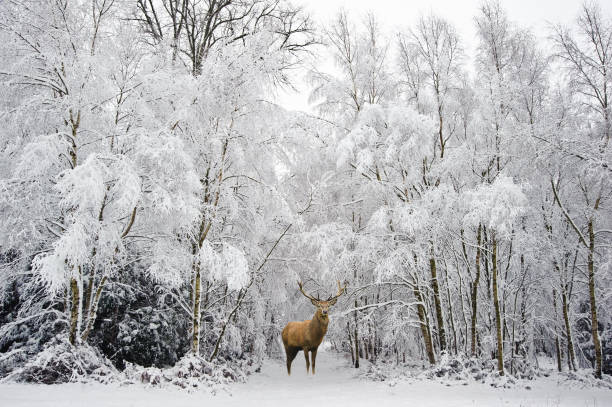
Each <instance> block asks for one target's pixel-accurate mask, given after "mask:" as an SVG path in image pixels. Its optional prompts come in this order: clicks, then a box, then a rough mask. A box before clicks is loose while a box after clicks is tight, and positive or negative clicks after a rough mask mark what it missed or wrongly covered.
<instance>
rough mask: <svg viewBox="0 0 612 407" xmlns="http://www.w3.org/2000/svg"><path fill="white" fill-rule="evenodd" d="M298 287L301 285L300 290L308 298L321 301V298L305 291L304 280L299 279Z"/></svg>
mask: <svg viewBox="0 0 612 407" xmlns="http://www.w3.org/2000/svg"><path fill="white" fill-rule="evenodd" d="M298 287H300V292H301V293H302V294H304V297H306V298H308V299H309V300H311V301H317V302H319V301H321V300H320V299H319V298H315V297H313V296H312V295H308V294H306V292H304V287H303V286H302V282H301V281H298Z"/></svg>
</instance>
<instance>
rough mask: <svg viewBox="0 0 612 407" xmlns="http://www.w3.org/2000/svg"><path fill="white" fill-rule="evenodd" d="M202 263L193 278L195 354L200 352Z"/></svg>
mask: <svg viewBox="0 0 612 407" xmlns="http://www.w3.org/2000/svg"><path fill="white" fill-rule="evenodd" d="M201 283H202V281H201V278H200V264H199V262H198V265H197V266H196V270H195V276H194V280H193V284H194V287H193V315H192V321H191V325H192V335H191V352H192V353H193V354H195V355H198V354H199V353H200V297H201V295H202V292H201Z"/></svg>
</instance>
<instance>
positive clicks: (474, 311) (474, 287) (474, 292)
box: [472, 225, 482, 356]
mask: <svg viewBox="0 0 612 407" xmlns="http://www.w3.org/2000/svg"><path fill="white" fill-rule="evenodd" d="M481 233H482V226H480V225H479V226H478V236H477V238H476V241H477V246H476V277H475V278H474V283H473V285H472V356H476V345H477V344H476V318H477V316H478V313H477V312H478V309H477V303H478V282H479V281H480V244H481V241H482V234H481Z"/></svg>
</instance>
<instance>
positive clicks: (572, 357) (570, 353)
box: [561, 287, 576, 371]
mask: <svg viewBox="0 0 612 407" xmlns="http://www.w3.org/2000/svg"><path fill="white" fill-rule="evenodd" d="M561 307H562V313H563V322H564V324H565V337H566V343H567V365H568V367H569V370H574V371H575V370H576V353H575V352H574V341H573V339H572V326H571V325H570V322H569V306H568V301H567V290H566V288H565V287H562V288H561Z"/></svg>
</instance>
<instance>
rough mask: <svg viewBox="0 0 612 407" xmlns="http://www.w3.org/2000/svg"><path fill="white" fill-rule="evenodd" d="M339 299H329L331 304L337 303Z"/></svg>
mask: <svg viewBox="0 0 612 407" xmlns="http://www.w3.org/2000/svg"><path fill="white" fill-rule="evenodd" d="M337 301H338V299H337V298H334V299H333V300H331V301H329V305H336V302H337Z"/></svg>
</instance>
